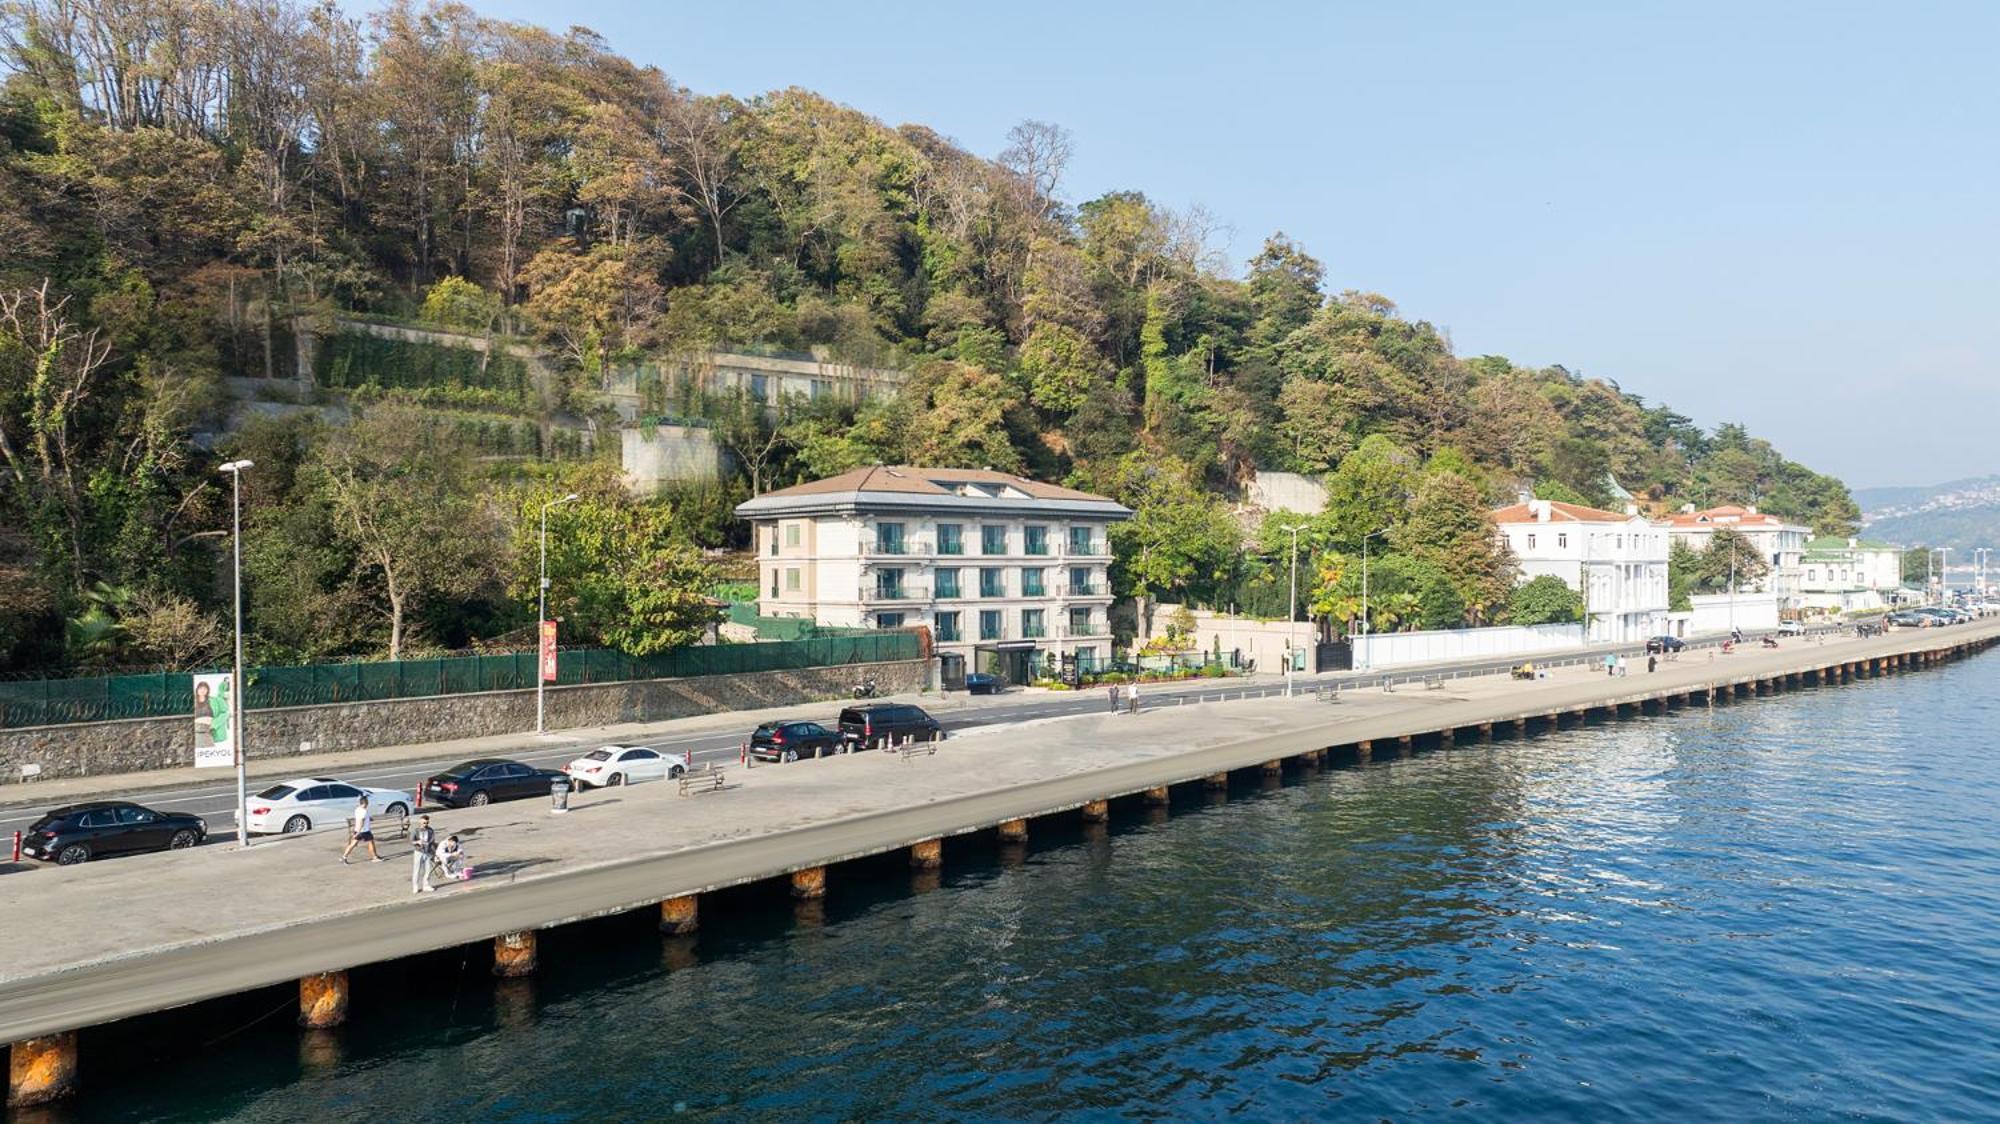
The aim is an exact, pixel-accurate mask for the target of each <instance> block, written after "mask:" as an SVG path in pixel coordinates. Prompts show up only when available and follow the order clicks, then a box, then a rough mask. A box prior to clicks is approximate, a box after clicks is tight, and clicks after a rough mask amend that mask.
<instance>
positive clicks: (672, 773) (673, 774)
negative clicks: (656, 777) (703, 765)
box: [667, 765, 687, 781]
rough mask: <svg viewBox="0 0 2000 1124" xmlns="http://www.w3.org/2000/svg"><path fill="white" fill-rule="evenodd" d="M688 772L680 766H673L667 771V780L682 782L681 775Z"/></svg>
mask: <svg viewBox="0 0 2000 1124" xmlns="http://www.w3.org/2000/svg"><path fill="white" fill-rule="evenodd" d="M686 772H687V770H686V769H685V768H683V767H681V766H679V765H675V766H672V767H670V768H669V769H668V770H667V779H668V780H670V781H677V780H680V779H681V775H682V774H683V773H686Z"/></svg>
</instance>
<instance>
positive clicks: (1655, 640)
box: [1646, 636, 1687, 656]
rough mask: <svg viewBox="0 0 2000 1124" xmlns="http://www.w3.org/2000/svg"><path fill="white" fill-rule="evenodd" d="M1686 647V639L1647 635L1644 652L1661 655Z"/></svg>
mask: <svg viewBox="0 0 2000 1124" xmlns="http://www.w3.org/2000/svg"><path fill="white" fill-rule="evenodd" d="M1685 647H1687V641H1685V640H1682V639H1681V638H1680V637H1678V636H1649V637H1647V638H1646V654H1647V655H1649V656H1663V655H1666V654H1667V653H1668V652H1678V651H1680V650H1681V649H1683V648H1685Z"/></svg>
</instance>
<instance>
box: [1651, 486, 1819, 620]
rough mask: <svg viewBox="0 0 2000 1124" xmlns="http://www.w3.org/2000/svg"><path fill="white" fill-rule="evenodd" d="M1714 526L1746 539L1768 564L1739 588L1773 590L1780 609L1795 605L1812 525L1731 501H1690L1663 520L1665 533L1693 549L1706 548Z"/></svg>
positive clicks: (1770, 591) (1765, 591)
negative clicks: (1699, 505) (1700, 505)
mask: <svg viewBox="0 0 2000 1124" xmlns="http://www.w3.org/2000/svg"><path fill="white" fill-rule="evenodd" d="M1718 527H1727V528H1729V529H1730V530H1732V531H1735V532H1736V533H1737V534H1739V535H1742V536H1743V537H1744V538H1745V539H1748V540H1749V541H1750V545H1751V546H1754V547H1756V548H1757V553H1758V554H1761V555H1763V556H1764V562H1765V564H1766V565H1767V566H1769V567H1770V569H1769V570H1768V571H1767V572H1766V573H1765V574H1764V576H1763V577H1761V578H1758V579H1756V580H1755V581H1745V582H1743V583H1742V586H1741V588H1742V589H1743V590H1749V591H1751V592H1761V593H1771V594H1775V595H1776V596H1777V598H1778V609H1779V611H1781V612H1783V611H1787V610H1791V609H1796V608H1798V606H1799V596H1800V592H1801V590H1800V583H1801V581H1802V579H1803V578H1804V576H1805V555H1806V542H1807V540H1809V539H1811V538H1812V529H1811V528H1809V527H1802V526H1800V525H1798V524H1797V523H1790V522H1787V521H1785V520H1784V519H1782V518H1780V517H1778V516H1776V515H1772V514H1770V513H1769V512H1764V511H1758V510H1757V509H1756V508H1755V507H1743V506H1737V505H1735V504H1728V505H1725V506H1723V507H1711V508H1707V509H1704V510H1701V511H1696V510H1695V509H1694V506H1693V505H1692V504H1690V505H1688V506H1687V507H1683V508H1681V510H1680V511H1678V512H1676V513H1675V514H1674V515H1673V516H1672V517H1671V518H1670V519H1668V520H1667V533H1668V534H1669V535H1671V536H1673V537H1674V538H1675V539H1678V540H1679V541H1681V542H1684V543H1686V544H1687V545H1688V546H1690V547H1693V548H1694V549H1695V550H1697V551H1701V550H1707V549H1708V544H1709V540H1710V539H1711V538H1713V537H1714V535H1715V531H1716V528H1718Z"/></svg>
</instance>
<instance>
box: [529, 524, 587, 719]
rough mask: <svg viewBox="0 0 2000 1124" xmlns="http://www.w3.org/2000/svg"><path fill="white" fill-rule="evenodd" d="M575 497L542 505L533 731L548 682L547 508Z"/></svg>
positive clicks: (537, 591)
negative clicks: (545, 659)
mask: <svg viewBox="0 0 2000 1124" xmlns="http://www.w3.org/2000/svg"><path fill="white" fill-rule="evenodd" d="M576 498H577V495H576V493H575V492H571V493H570V494H569V495H566V496H564V497H563V498H561V499H559V500H550V501H549V502H547V503H545V504H543V505H542V534H541V564H540V568H539V572H538V573H537V574H536V577H537V578H538V579H539V580H538V581H537V582H536V583H535V732H536V733H537V734H539V733H542V732H543V730H544V729H545V726H544V725H543V717H544V711H543V709H542V698H543V695H544V694H545V693H546V688H547V687H548V685H549V683H548V680H547V679H544V678H543V677H542V650H541V645H542V629H544V628H546V627H547V622H548V619H549V509H550V508H552V507H561V506H562V505H563V504H566V503H569V502H570V501H572V500H574V499H576Z"/></svg>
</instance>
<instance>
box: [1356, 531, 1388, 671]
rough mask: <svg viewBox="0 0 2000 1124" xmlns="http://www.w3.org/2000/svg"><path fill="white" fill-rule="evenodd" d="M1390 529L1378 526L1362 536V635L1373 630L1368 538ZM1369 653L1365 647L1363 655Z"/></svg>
mask: <svg viewBox="0 0 2000 1124" xmlns="http://www.w3.org/2000/svg"><path fill="white" fill-rule="evenodd" d="M1388 530H1389V528H1387V527H1378V528H1376V529H1375V530H1373V531H1370V532H1368V533H1367V534H1365V535H1363V536H1361V635H1362V636H1364V637H1365V636H1367V635H1368V634H1369V633H1370V632H1371V631H1373V629H1372V628H1371V626H1370V625H1369V623H1368V540H1369V539H1372V538H1374V537H1375V536H1376V535H1380V534H1384V533H1386V532H1387V531H1388ZM1367 654H1368V653H1367V651H1366V648H1365V647H1364V649H1363V651H1362V655H1363V656H1364V657H1366V656H1367ZM1362 666H1363V667H1369V666H1373V665H1371V664H1365V663H1364V664H1363V665H1362Z"/></svg>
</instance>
